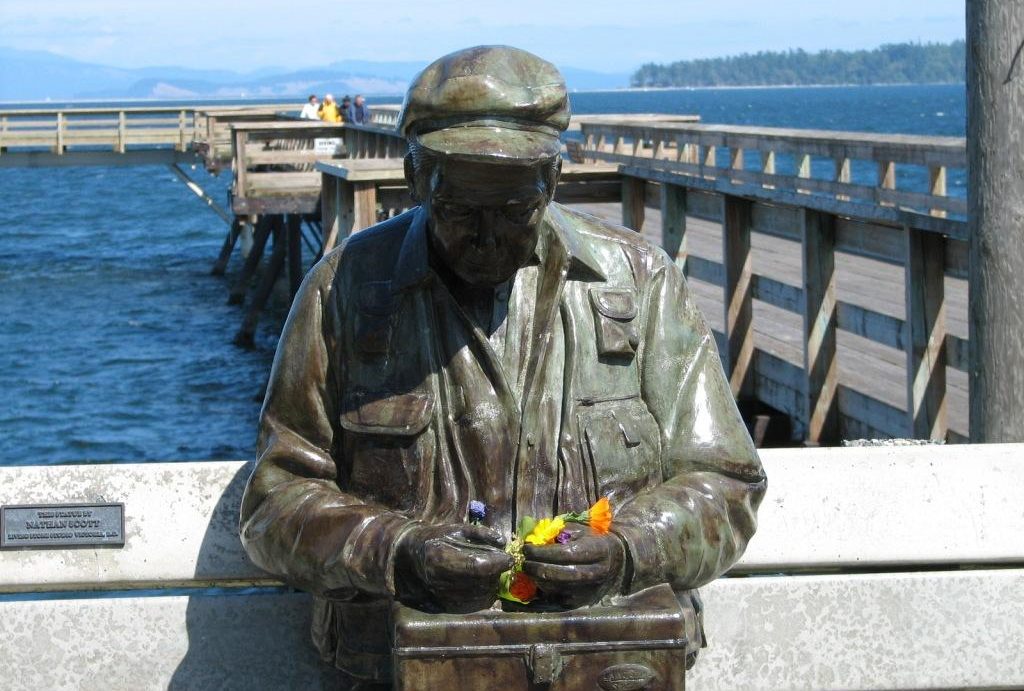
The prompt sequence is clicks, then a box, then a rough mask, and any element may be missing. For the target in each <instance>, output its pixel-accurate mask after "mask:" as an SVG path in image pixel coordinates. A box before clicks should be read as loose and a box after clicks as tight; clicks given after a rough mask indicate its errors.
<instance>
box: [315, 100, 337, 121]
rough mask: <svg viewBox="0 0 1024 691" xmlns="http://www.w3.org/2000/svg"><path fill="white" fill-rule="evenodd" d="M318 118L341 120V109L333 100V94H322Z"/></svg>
mask: <svg viewBox="0 0 1024 691" xmlns="http://www.w3.org/2000/svg"><path fill="white" fill-rule="evenodd" d="M319 115H320V119H321V120H323V121H324V122H341V111H339V110H338V104H337V103H336V102H335V100H334V95H333V94H324V102H323V104H322V105H321V106H320V113H319Z"/></svg>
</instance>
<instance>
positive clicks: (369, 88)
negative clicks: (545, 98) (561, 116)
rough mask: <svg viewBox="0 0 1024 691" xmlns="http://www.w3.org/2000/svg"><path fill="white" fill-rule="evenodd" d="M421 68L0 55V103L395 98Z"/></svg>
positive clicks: (572, 82)
mask: <svg viewBox="0 0 1024 691" xmlns="http://www.w3.org/2000/svg"><path fill="white" fill-rule="evenodd" d="M425 65H426V63H425V62H373V61H367V60H342V61H340V62H334V63H331V64H329V65H325V66H323V67H310V68H306V69H299V70H288V69H284V68H262V69H259V70H256V71H253V72H248V73H239V72H232V71H229V70H215V69H211V70H196V69H189V68H183V67H174V66H166V67H143V68H138V69H124V68H119V67H107V66H104V65H94V64H91V63H85V62H79V61H77V60H72V59H70V58H65V57H61V56H59V55H54V54H52V53H47V52H44V51H28V50H16V49H13V48H3V47H0V100H3V101H39V100H46V99H55V100H56V99H84V100H95V99H117V98H139V99H146V98H153V99H189V98H221V99H223V98H281V97H299V98H304V97H305V96H306V95H308V94H311V93H316V94H320V95H323V94H324V93H334V94H335V95H336V96H337V95H341V94H345V93H349V94H355V93H363V94H368V95H374V96H390V95H400V94H403V93H404V92H405V89H406V87H407V85H408V83H409V80H411V79H412V78H413V76H415V75H416V73H417V72H419V70H421V69H422V68H423V67H424V66H425ZM563 74H564V75H565V78H566V82H567V83H568V85H569V88H570V89H574V90H583V89H614V88H621V87H624V86H626V85H627V84H628V83H629V75H628V74H627V73H621V74H605V73H601V72H592V71H589V70H581V69H576V68H572V67H567V68H565V69H563Z"/></svg>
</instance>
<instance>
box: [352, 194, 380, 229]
mask: <svg viewBox="0 0 1024 691" xmlns="http://www.w3.org/2000/svg"><path fill="white" fill-rule="evenodd" d="M352 223H353V227H352V230H353V231H356V230H363V229H364V228H369V227H370V226H372V225H375V224H376V223H377V183H375V182H354V183H352Z"/></svg>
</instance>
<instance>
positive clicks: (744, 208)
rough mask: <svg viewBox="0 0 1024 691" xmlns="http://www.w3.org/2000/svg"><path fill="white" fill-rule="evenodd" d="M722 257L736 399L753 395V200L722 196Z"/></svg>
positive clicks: (731, 379) (730, 371)
mask: <svg viewBox="0 0 1024 691" xmlns="http://www.w3.org/2000/svg"><path fill="white" fill-rule="evenodd" d="M722 199H723V209H722V216H723V218H724V219H725V222H724V224H723V229H722V256H723V257H724V258H725V261H724V262H723V264H724V268H725V272H724V274H725V286H724V288H725V335H726V338H727V340H728V352H727V354H726V355H727V357H726V374H727V375H728V377H729V383H730V385H731V386H732V392H733V395H735V396H736V397H737V398H750V397H751V396H752V395H753V393H754V390H753V386H754V379H753V374H754V373H753V356H754V328H753V309H752V304H751V303H752V298H753V269H752V262H751V253H750V226H751V214H750V201H749V200H747V199H742V198H740V197H733V196H730V195H724V196H723V198H722Z"/></svg>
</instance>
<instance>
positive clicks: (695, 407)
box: [613, 253, 766, 592]
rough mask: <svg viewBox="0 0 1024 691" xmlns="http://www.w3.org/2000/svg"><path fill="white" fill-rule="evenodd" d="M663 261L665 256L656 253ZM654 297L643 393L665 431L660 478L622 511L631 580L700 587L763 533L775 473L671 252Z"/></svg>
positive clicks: (658, 272)
mask: <svg viewBox="0 0 1024 691" xmlns="http://www.w3.org/2000/svg"><path fill="white" fill-rule="evenodd" d="M655 261H656V262H658V261H659V259H656V260H655ZM659 263H661V266H660V267H657V268H656V269H655V271H654V273H653V276H652V279H651V284H650V289H649V292H648V297H647V299H646V306H645V312H646V334H645V339H644V342H643V345H642V346H641V350H640V353H639V355H638V357H639V358H640V368H641V374H640V376H641V383H640V384H641V392H642V395H643V398H644V400H645V402H646V403H647V406H648V408H649V409H650V411H651V413H652V414H653V415H654V418H655V420H656V421H657V423H658V427H659V431H660V434H661V454H662V456H661V462H662V478H663V482H662V484H661V485H658V486H656V487H653V488H651V489H649V490H647V491H645V492H642V493H640V494H638V495H637V496H636V497H635V498H634V499H633V500H632V501H630V502H629V503H627V504H625V505H624V506H622V507H621V509H620V510H618V511H617V512H616V515H615V518H614V521H613V531H614V532H616V533H617V534H618V535H619V536H620V537H621V538H622V539H623V540H624V542H625V543H626V547H627V550H628V552H629V560H628V562H629V563H628V565H627V571H626V576H625V578H626V583H625V587H626V590H627V592H633V591H636V590H640V589H642V588H646V587H648V586H651V585H654V584H657V583H665V582H667V583H669V584H670V585H672V586H673V588H675V589H677V590H681V589H688V588H696V587H699V586H701V585H703V584H705V583H707V582H709V581H711V580H713V579H715V578H716V577H718V576H719V575H721V574H722V573H724V572H725V571H726V570H727V569H728V568H729V567H730V566H732V564H733V563H735V562H736V560H737V559H739V558H740V556H741V555H742V554H743V551H744V549H745V548H746V545H747V541H748V540H749V539H750V537H751V536H752V535H753V534H754V530H755V528H756V523H757V507H758V505H759V504H760V502H761V499H762V497H763V496H764V492H765V488H766V479H765V475H764V471H763V469H762V468H761V463H760V461H759V460H758V457H757V452H756V451H755V449H754V445H753V443H752V442H751V440H750V435H749V434H748V433H747V430H746V427H745V426H744V424H743V420H742V419H741V418H740V415H739V411H738V410H737V408H736V403H735V401H734V399H733V395H732V392H731V390H730V387H729V383H728V381H727V380H726V378H725V374H724V372H723V371H722V365H721V361H720V360H719V357H718V350H717V348H716V347H715V341H714V338H713V337H712V335H711V332H710V330H709V329H708V327H707V325H706V324H705V323H704V320H703V318H702V317H701V315H700V313H699V311H698V310H697V308H696V306H695V305H694V304H693V302H692V300H691V299H690V297H689V295H688V291H687V287H686V282H685V280H684V278H683V276H682V272H681V271H680V270H679V269H678V268H677V267H676V266H675V265H674V264H673V263H672V262H671V261H670V260H668V257H667V256H664V254H663V253H662V255H661V256H660V262H659Z"/></svg>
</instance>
